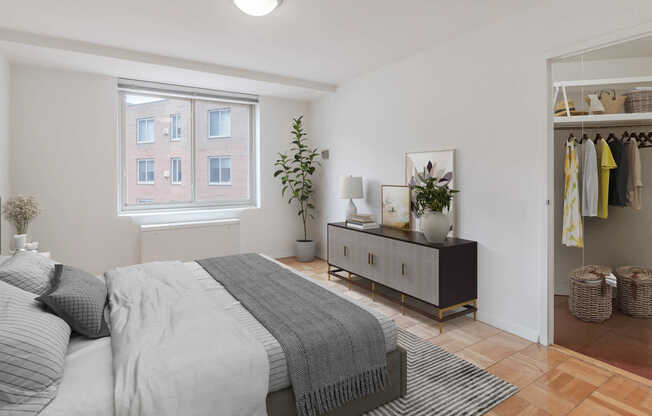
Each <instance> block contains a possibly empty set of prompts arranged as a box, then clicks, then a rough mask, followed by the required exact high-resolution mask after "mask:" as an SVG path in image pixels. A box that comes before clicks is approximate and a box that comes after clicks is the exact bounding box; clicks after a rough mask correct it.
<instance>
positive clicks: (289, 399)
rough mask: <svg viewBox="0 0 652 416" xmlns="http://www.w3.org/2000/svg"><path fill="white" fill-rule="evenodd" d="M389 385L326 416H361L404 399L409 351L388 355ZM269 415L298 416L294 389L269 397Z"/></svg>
mask: <svg viewBox="0 0 652 416" xmlns="http://www.w3.org/2000/svg"><path fill="white" fill-rule="evenodd" d="M387 372H388V374H389V385H388V386H387V388H386V389H385V390H384V391H381V392H378V393H375V394H371V395H369V396H365V397H363V398H361V399H358V400H354V401H352V402H349V403H347V404H346V405H345V406H342V407H339V408H337V409H335V410H333V411H331V412H329V413H325V414H324V416H360V415H362V414H364V413H366V412H368V411H370V410H373V409H375V408H377V407H380V406H382V405H383V404H385V403H388V402H391V401H392V400H396V399H398V398H399V397H404V396H405V394H406V393H407V351H405V350H404V349H403V348H401V347H398V346H397V347H396V349H395V350H394V351H391V352H389V353H388V354H387ZM267 414H268V415H269V416H297V409H296V404H295V399H294V392H293V390H292V387H291V386H290V387H288V388H285V389H283V390H279V391H275V392H273V393H270V394H268V395H267Z"/></svg>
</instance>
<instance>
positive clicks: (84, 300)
mask: <svg viewBox="0 0 652 416" xmlns="http://www.w3.org/2000/svg"><path fill="white" fill-rule="evenodd" d="M36 299H37V300H39V301H41V302H43V303H44V304H45V305H46V306H47V307H48V308H50V309H51V310H52V311H53V312H54V313H55V314H56V315H57V316H58V317H59V318H61V319H63V320H64V321H66V322H67V323H68V325H70V327H71V328H72V329H73V330H74V331H75V332H77V333H79V334H82V335H84V336H86V337H88V338H101V337H105V336H107V335H109V327H108V325H107V323H106V320H105V319H104V308H105V306H106V302H107V293H106V285H105V284H104V282H103V281H102V280H100V279H98V278H97V277H96V276H94V275H92V274H90V273H88V272H85V271H83V270H79V269H76V268H74V267H69V266H64V265H62V264H57V265H56V266H55V272H54V278H53V280H52V285H51V287H50V289H49V290H48V291H47V292H46V293H44V294H42V295H41V296H39V297H38V298H36Z"/></svg>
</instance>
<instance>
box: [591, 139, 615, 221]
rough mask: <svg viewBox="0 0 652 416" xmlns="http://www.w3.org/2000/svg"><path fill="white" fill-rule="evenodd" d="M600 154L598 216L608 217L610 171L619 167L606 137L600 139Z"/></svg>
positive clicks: (598, 149)
mask: <svg viewBox="0 0 652 416" xmlns="http://www.w3.org/2000/svg"><path fill="white" fill-rule="evenodd" d="M596 150H597V156H598V217H599V218H603V219H607V217H608V216H609V171H610V170H611V169H615V168H617V167H618V165H616V161H615V160H614V157H613V155H612V154H611V150H609V145H608V144H607V141H606V140H605V139H600V141H599V142H598V146H597V149H596Z"/></svg>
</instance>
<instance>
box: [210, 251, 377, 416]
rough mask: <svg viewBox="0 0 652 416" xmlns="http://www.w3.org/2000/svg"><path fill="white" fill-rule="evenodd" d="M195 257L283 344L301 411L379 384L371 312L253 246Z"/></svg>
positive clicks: (312, 413)
mask: <svg viewBox="0 0 652 416" xmlns="http://www.w3.org/2000/svg"><path fill="white" fill-rule="evenodd" d="M198 263H199V264H200V265H201V266H202V267H203V268H204V269H205V270H206V271H207V272H208V273H209V274H210V275H211V276H212V277H213V278H214V279H216V280H217V281H218V282H220V283H221V284H222V285H224V287H225V288H226V289H227V290H228V291H229V292H230V293H231V294H232V295H233V296H234V297H235V298H236V299H238V300H239V301H240V302H241V303H242V305H243V306H244V307H245V308H247V310H249V312H251V314H252V315H253V316H254V317H255V318H256V319H257V320H258V321H260V322H261V323H262V324H263V325H264V326H265V328H267V330H268V331H269V332H270V333H271V334H272V335H273V336H274V337H275V338H276V339H277V340H278V342H279V343H280V344H281V346H282V347H283V351H284V352H285V356H286V358H287V361H288V369H289V372H290V380H291V382H292V388H293V389H294V396H295V398H296V406H297V412H298V414H299V416H316V415H320V414H323V413H326V412H328V411H330V410H332V409H335V408H337V407H340V406H342V405H343V404H345V403H347V402H349V401H351V400H355V399H358V398H360V397H363V396H366V395H368V394H373V393H376V392H378V391H382V390H384V389H385V383H386V382H387V362H386V358H385V338H384V336H383V332H382V328H381V326H380V324H379V323H378V320H377V319H376V318H375V317H374V316H373V315H371V314H370V313H369V312H367V311H365V310H364V309H362V308H360V307H358V306H357V305H354V304H353V303H352V302H349V301H347V300H345V299H343V298H341V297H340V296H338V295H336V294H334V293H332V292H330V291H329V290H327V289H325V288H323V287H321V286H319V285H316V284H314V283H312V282H310V281H308V280H307V279H304V278H303V277H301V276H298V275H297V274H295V273H293V272H292V271H290V270H288V269H286V268H284V267H282V266H280V265H278V264H276V263H274V262H272V261H270V260H268V259H266V258H264V257H262V256H260V255H258V254H240V255H235V256H226V257H215V258H211V259H206V260H199V261H198Z"/></svg>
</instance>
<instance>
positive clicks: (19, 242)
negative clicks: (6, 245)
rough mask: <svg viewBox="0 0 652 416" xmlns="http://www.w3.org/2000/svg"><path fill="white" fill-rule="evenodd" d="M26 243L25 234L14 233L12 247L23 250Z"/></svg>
mask: <svg viewBox="0 0 652 416" xmlns="http://www.w3.org/2000/svg"><path fill="white" fill-rule="evenodd" d="M26 243H27V234H14V249H15V250H25V244H26Z"/></svg>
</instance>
